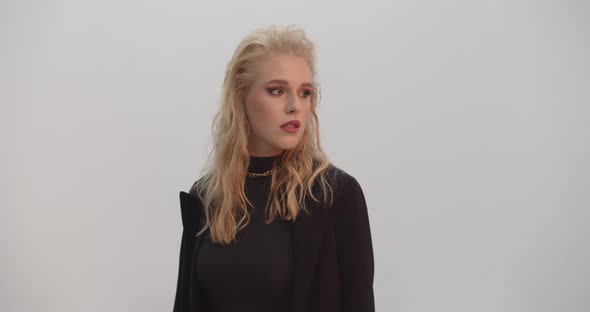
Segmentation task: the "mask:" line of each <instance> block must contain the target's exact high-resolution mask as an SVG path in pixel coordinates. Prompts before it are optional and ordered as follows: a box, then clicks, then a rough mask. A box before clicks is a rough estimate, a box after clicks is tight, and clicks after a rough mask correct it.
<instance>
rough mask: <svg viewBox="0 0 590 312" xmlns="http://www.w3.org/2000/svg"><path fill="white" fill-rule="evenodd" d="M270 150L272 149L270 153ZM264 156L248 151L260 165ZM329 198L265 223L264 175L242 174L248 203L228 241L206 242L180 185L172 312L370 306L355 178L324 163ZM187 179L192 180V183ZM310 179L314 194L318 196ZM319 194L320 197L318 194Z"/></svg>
mask: <svg viewBox="0 0 590 312" xmlns="http://www.w3.org/2000/svg"><path fill="white" fill-rule="evenodd" d="M274 157H276V156H274ZM271 163H272V159H271V158H266V159H264V157H262V158H260V157H259V158H256V157H254V158H251V168H249V169H250V170H249V171H251V172H252V171H253V172H262V171H266V169H268V166H269V165H270V164H271ZM327 177H328V180H329V181H330V184H331V186H332V187H333V189H334V202H333V203H332V205H329V206H325V205H322V201H320V203H317V202H315V201H314V200H313V199H311V198H310V197H307V198H306V207H307V209H308V211H309V212H310V213H307V212H305V211H303V210H302V211H300V213H299V215H298V216H297V218H296V220H295V221H294V222H292V221H287V220H282V219H280V217H277V218H275V220H274V221H273V222H272V223H271V224H264V211H263V209H264V206H265V204H266V199H267V196H268V186H270V176H269V177H247V178H246V179H247V180H246V189H245V192H246V195H247V196H248V198H249V199H250V201H252V203H253V204H254V206H255V209H253V211H252V213H251V214H250V216H251V220H250V223H249V224H248V225H247V226H246V228H244V229H242V230H241V231H239V232H238V234H237V236H236V241H235V242H233V243H232V244H231V245H229V246H216V245H214V244H212V242H211V241H210V237H209V236H208V233H209V229H207V230H205V232H204V233H203V234H201V235H199V236H195V234H196V233H197V232H199V230H200V229H201V228H202V227H203V225H204V219H205V216H204V209H203V205H202V202H201V200H200V197H199V196H198V194H196V192H195V190H194V187H193V188H191V190H190V191H189V193H186V192H183V191H181V192H180V194H179V195H180V206H181V213H182V224H183V232H182V239H181V246H180V261H179V273H178V282H177V288H176V297H175V301H174V312H219V311H224V312H226V311H227V312H229V311H236V312H237V311H240V312H247V311H257V312H259V311H288V312H320V311H321V312H353V311H354V312H362V311H367V312H373V311H375V302H374V295H373V275H374V262H373V247H372V239H371V231H370V226H369V217H368V211H367V205H366V202H365V197H364V194H363V191H362V189H361V187H360V185H359V183H358V181H357V180H356V179H355V178H354V177H353V176H351V175H349V174H348V173H346V172H345V171H344V170H342V169H340V168H337V167H336V166H334V165H331V166H330V168H328V174H327ZM193 186H194V185H193ZM317 191H318V189H317V188H316V187H315V186H314V194H317V195H316V197H318V196H319V195H320V193H318V192H317ZM319 198H320V200H321V197H319Z"/></svg>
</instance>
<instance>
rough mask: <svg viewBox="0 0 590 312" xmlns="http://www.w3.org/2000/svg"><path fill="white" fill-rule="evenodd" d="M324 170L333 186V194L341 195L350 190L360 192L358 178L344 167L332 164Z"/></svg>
mask: <svg viewBox="0 0 590 312" xmlns="http://www.w3.org/2000/svg"><path fill="white" fill-rule="evenodd" d="M326 171H327V174H326V175H327V177H328V179H329V180H330V182H331V185H332V186H333V188H334V193H335V195H337V196H340V197H342V196H346V195H347V194H348V195H350V194H349V193H350V192H351V191H352V192H355V193H356V192H359V191H361V192H362V189H361V186H360V184H359V182H358V180H357V179H356V178H355V177H354V176H353V175H352V174H350V173H348V172H347V171H345V170H344V169H342V168H340V167H337V166H336V165H333V164H332V165H330V167H329V168H328V169H327V170H326Z"/></svg>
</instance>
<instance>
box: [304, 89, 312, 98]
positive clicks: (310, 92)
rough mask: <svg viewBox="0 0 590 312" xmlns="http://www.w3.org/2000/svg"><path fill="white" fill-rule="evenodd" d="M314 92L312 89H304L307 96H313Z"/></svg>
mask: <svg viewBox="0 0 590 312" xmlns="http://www.w3.org/2000/svg"><path fill="white" fill-rule="evenodd" d="M312 93H313V91H311V90H304V91H303V94H304V96H305V97H309V96H311V94H312Z"/></svg>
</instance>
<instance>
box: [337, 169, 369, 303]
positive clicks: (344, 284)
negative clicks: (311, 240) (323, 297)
mask: <svg viewBox="0 0 590 312" xmlns="http://www.w3.org/2000/svg"><path fill="white" fill-rule="evenodd" d="M338 180H339V181H338V186H337V188H336V197H335V202H334V209H335V211H334V213H335V220H334V221H335V222H334V231H335V236H336V251H337V257H338V266H339V277H340V283H341V288H340V294H341V300H342V302H341V307H342V311H374V310H375V302H374V295H373V275H374V259H373V244H372V238H371V230H370V225H369V215H368V210H367V204H366V201H365V196H364V193H363V190H362V188H361V186H360V184H359V183H358V181H357V180H356V179H355V178H354V177H353V176H351V175H348V174H346V173H344V174H343V175H342V176H341V177H340V179H338Z"/></svg>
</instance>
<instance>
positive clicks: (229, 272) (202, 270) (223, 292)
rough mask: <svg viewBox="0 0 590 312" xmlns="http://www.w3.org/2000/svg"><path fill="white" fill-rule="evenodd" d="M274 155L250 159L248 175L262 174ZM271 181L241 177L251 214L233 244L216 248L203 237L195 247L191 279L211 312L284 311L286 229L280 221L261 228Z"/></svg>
mask: <svg viewBox="0 0 590 312" xmlns="http://www.w3.org/2000/svg"><path fill="white" fill-rule="evenodd" d="M280 156H281V155H277V156H270V157H254V156H250V165H249V168H248V172H257V173H262V172H265V171H268V170H270V169H272V168H273V161H274V160H275V159H277V158H279V157H280ZM271 178H272V177H271V176H270V175H268V176H259V177H249V176H247V177H246V182H245V190H244V191H245V193H246V196H247V197H248V199H249V200H250V201H251V202H252V204H253V205H254V209H253V210H251V211H252V212H251V213H250V222H249V223H248V225H246V227H245V228H244V229H242V230H240V231H238V233H237V235H236V240H235V241H234V242H232V243H231V244H230V245H226V246H221V245H218V244H214V243H213V242H212V241H211V238H210V236H206V237H204V240H203V242H202V245H201V247H200V248H199V253H198V255H197V257H196V259H195V261H196V267H197V272H198V273H197V275H198V277H199V282H200V285H201V287H202V289H203V291H204V293H205V294H206V297H207V302H208V304H209V306H210V308H211V311H212V312H235V311H240V312H247V311H256V312H271V311H272V312H282V311H287V310H288V308H289V303H290V295H291V288H290V287H291V273H292V270H293V268H292V266H293V260H292V258H293V255H292V226H291V222H290V221H288V220H283V219H281V218H280V216H277V217H276V218H275V219H274V220H273V222H272V223H270V224H265V213H264V208H265V205H266V201H267V199H268V196H269V191H270V181H271ZM207 233H208V232H207Z"/></svg>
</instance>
